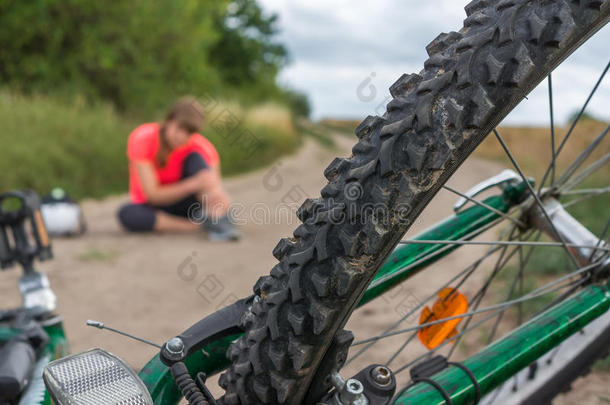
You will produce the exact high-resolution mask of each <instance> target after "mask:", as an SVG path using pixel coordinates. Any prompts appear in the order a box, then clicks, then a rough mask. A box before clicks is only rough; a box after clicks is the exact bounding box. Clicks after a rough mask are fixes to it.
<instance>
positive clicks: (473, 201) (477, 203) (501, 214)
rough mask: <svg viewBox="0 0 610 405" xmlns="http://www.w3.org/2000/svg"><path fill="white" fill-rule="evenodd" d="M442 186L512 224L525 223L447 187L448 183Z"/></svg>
mask: <svg viewBox="0 0 610 405" xmlns="http://www.w3.org/2000/svg"><path fill="white" fill-rule="evenodd" d="M443 188H444V189H445V190H448V191H451V192H452V193H454V194H457V195H459V196H460V197H463V198H465V199H467V200H468V201H470V202H472V203H474V204H476V205H479V206H481V207H483V208H487V209H488V210H489V211H491V212H493V213H494V214H498V215H500V216H501V217H502V218H504V219H506V220H508V221H511V222H513V223H514V224H516V225H518V226H521V227H525V224H524V223H523V222H521V221H519V220H518V219H516V218H513V217H511V216H509V215H508V214H506V213H504V212H502V211H500V210H498V209H496V208H494V207H492V206H490V205H488V204H485V203H484V202H482V201H478V200H475V199H474V198H472V197H470V196H468V195H466V194H464V193H461V192H459V191H458V190H456V189H454V188H452V187H449V186H448V185H446V184H445V185H443Z"/></svg>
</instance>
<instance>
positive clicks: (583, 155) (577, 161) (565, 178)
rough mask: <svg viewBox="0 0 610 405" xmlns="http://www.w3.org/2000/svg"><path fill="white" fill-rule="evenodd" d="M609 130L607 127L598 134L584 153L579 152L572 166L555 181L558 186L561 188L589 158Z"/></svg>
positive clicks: (609, 127) (609, 126)
mask: <svg viewBox="0 0 610 405" xmlns="http://www.w3.org/2000/svg"><path fill="white" fill-rule="evenodd" d="M609 130H610V125H608V126H607V127H606V129H605V130H604V131H602V133H601V134H599V135H598V136H597V138H595V140H593V142H591V144H590V145H589V146H587V148H586V149H585V150H584V151H582V152H581V154H580V155H578V157H577V158H576V159H575V160H574V162H572V164H571V165H570V166H569V167H568V168H567V169H566V170H565V171H564V172H563V174H562V175H561V176H560V177H559V179H558V180H557V184H558V185H560V186H561V185H562V184H564V183H565V182H566V181H568V180H570V177H572V175H573V174H574V173H575V172H576V170H578V168H579V167H580V166H581V165H582V164H583V162H584V161H585V160H587V158H588V157H589V156H591V153H593V151H594V150H595V149H596V148H597V147H598V146H599V144H600V143H601V142H602V141H603V140H604V138H605V137H606V134H608V131H609ZM553 184H555V183H553Z"/></svg>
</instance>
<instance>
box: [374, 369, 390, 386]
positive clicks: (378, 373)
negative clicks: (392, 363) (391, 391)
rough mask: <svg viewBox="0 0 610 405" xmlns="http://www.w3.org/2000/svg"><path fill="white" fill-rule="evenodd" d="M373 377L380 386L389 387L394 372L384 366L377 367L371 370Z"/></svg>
mask: <svg viewBox="0 0 610 405" xmlns="http://www.w3.org/2000/svg"><path fill="white" fill-rule="evenodd" d="M371 377H373V380H374V381H375V382H376V383H377V384H379V385H388V384H389V383H390V382H391V381H392V372H391V371H390V369H389V368H387V367H384V366H377V367H375V368H374V369H372V370H371Z"/></svg>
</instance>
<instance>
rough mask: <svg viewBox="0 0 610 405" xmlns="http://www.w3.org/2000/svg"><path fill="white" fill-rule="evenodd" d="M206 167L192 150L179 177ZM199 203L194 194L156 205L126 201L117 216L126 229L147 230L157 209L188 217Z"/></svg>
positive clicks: (190, 174)
mask: <svg viewBox="0 0 610 405" xmlns="http://www.w3.org/2000/svg"><path fill="white" fill-rule="evenodd" d="M207 169H209V166H208V165H207V163H206V162H205V160H204V159H203V157H202V156H201V155H200V154H199V153H196V152H193V153H191V154H189V155H188V156H187V157H186V158H185V159H184V163H183V164H182V175H181V179H185V178H187V177H190V176H192V175H194V174H196V173H198V172H199V171H201V170H207ZM199 204H201V201H200V200H198V199H197V198H196V196H194V195H193V196H188V197H187V198H185V199H183V200H180V201H178V202H175V203H173V204H170V205H159V206H157V205H151V204H148V203H145V204H133V203H127V204H125V205H123V206H122V207H121V208H120V209H119V212H118V217H119V222H120V223H121V225H123V227H124V228H125V229H126V230H128V231H132V232H148V231H152V230H153V229H154V228H155V220H156V211H157V210H161V211H163V212H166V213H168V214H170V215H175V216H177V217H183V218H188V216H189V210H191V209H192V207H193V206H198V205H199Z"/></svg>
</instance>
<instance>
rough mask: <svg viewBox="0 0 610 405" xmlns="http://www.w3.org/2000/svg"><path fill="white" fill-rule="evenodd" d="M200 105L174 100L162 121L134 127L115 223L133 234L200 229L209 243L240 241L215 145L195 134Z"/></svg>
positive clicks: (188, 99) (200, 110)
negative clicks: (124, 193)
mask: <svg viewBox="0 0 610 405" xmlns="http://www.w3.org/2000/svg"><path fill="white" fill-rule="evenodd" d="M202 125H203V108H202V107H201V105H200V104H199V103H198V102H197V101H196V100H195V99H193V98H183V99H180V100H178V101H177V102H176V103H175V104H174V105H173V106H172V107H171V109H170V110H169V111H168V113H167V116H166V118H165V121H164V122H162V123H161V124H157V123H150V124H143V125H140V126H139V127H137V128H136V129H135V130H134V131H133V132H132V133H131V134H130V135H129V140H128V141H127V157H128V158H129V196H130V199H131V202H130V203H128V204H125V205H123V206H122V207H121V209H120V210H119V213H118V216H119V221H120V222H121V224H122V225H123V226H124V227H125V229H127V230H129V231H134V232H146V231H190V230H195V229H199V228H203V229H204V230H205V231H207V232H208V235H209V237H210V239H211V240H212V241H228V240H237V239H239V232H238V231H237V229H236V228H235V226H234V224H233V222H232V221H231V218H230V216H229V211H228V210H229V204H230V200H229V196H228V195H227V193H226V192H225V190H224V188H223V187H222V182H221V179H220V170H219V163H220V159H219V157H218V153H217V152H216V149H215V148H214V146H213V145H212V143H210V141H208V140H207V139H206V138H204V137H203V136H201V135H200V134H199V133H198V132H199V131H200V129H201V127H202Z"/></svg>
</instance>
